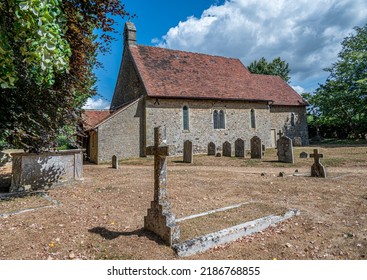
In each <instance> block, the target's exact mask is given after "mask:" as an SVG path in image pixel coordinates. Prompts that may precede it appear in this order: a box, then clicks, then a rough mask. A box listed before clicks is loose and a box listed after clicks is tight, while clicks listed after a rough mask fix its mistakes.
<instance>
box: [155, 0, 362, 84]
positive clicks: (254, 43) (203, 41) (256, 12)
mask: <svg viewBox="0 0 367 280" xmlns="http://www.w3.org/2000/svg"><path fill="white" fill-rule="evenodd" d="M366 18H367V2H366V1H365V0H313V1H309V0H307V1H306V0H299V1H294V0H272V1H269V0H229V1H226V2H225V3H224V4H223V5H217V6H216V5H213V6H211V7H210V8H208V9H207V10H205V11H204V12H203V13H202V15H201V17H200V18H196V17H189V18H187V20H186V21H184V22H179V24H178V25H177V26H175V27H172V28H171V29H169V30H168V32H167V34H166V35H165V36H163V37H162V40H161V42H160V43H159V45H160V46H162V47H167V48H172V49H180V50H186V51H193V52H203V53H209V54H215V55H222V56H228V57H237V58H240V59H241V60H242V62H243V63H244V64H245V65H248V64H249V63H250V62H252V61H253V60H255V59H256V60H258V59H259V58H261V57H265V58H266V59H267V60H272V59H274V58H276V57H278V56H280V57H281V58H282V59H284V60H286V61H287V62H288V63H289V65H290V69H291V80H292V82H295V83H296V84H300V83H301V82H302V81H303V82H305V81H318V80H319V79H320V78H321V77H322V78H323V79H325V77H326V75H327V73H325V72H324V71H323V69H324V68H326V67H329V66H330V65H331V64H332V63H334V62H336V59H337V54H338V52H339V50H340V48H341V45H340V43H341V41H342V40H343V38H345V37H346V36H347V35H348V34H350V33H351V32H352V31H353V27H355V26H364V24H366ZM314 86H317V85H316V84H315V85H314ZM308 87H310V85H308Z"/></svg>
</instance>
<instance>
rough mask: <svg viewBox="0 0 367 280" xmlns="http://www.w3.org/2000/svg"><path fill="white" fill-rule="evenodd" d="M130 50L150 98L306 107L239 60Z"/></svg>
mask: <svg viewBox="0 0 367 280" xmlns="http://www.w3.org/2000/svg"><path fill="white" fill-rule="evenodd" d="M129 48H130V52H131V54H132V57H133V60H134V62H135V65H136V67H137V70H138V72H139V74H140V77H141V79H142V81H143V83H144V86H145V89H146V91H147V95H148V96H150V97H156V98H190V99H191V98H192V99H222V100H253V101H255V100H256V101H258V100H259V101H260V100H261V101H273V102H274V103H273V104H274V105H296V106H297V105H306V104H305V103H304V101H303V99H302V97H301V96H300V95H299V94H298V93H296V92H295V91H294V90H293V89H292V87H290V86H289V85H288V84H287V83H286V82H284V81H283V80H282V79H281V78H279V77H277V76H267V75H255V74H251V73H250V72H249V71H248V70H247V68H246V67H245V66H244V65H243V64H242V63H241V61H240V60H239V59H233V58H226V57H220V56H212V55H206V54H199V53H191V52H184V51H177V50H170V49H164V48H158V47H150V46H142V45H130V46H129Z"/></svg>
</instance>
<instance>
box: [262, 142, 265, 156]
mask: <svg viewBox="0 0 367 280" xmlns="http://www.w3.org/2000/svg"><path fill="white" fill-rule="evenodd" d="M261 147H262V155H263V156H265V150H266V147H265V145H264V144H262V146H261Z"/></svg>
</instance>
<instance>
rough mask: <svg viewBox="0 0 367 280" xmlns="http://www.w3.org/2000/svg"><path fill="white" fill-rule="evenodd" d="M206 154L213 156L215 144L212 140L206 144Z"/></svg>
mask: <svg viewBox="0 0 367 280" xmlns="http://www.w3.org/2000/svg"><path fill="white" fill-rule="evenodd" d="M208 156H215V144H214V143H213V142H210V143H209V144H208Z"/></svg>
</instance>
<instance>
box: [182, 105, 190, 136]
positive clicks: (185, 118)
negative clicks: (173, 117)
mask: <svg viewBox="0 0 367 280" xmlns="http://www.w3.org/2000/svg"><path fill="white" fill-rule="evenodd" d="M182 116H183V130H189V108H188V107H187V106H183V108H182Z"/></svg>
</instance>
